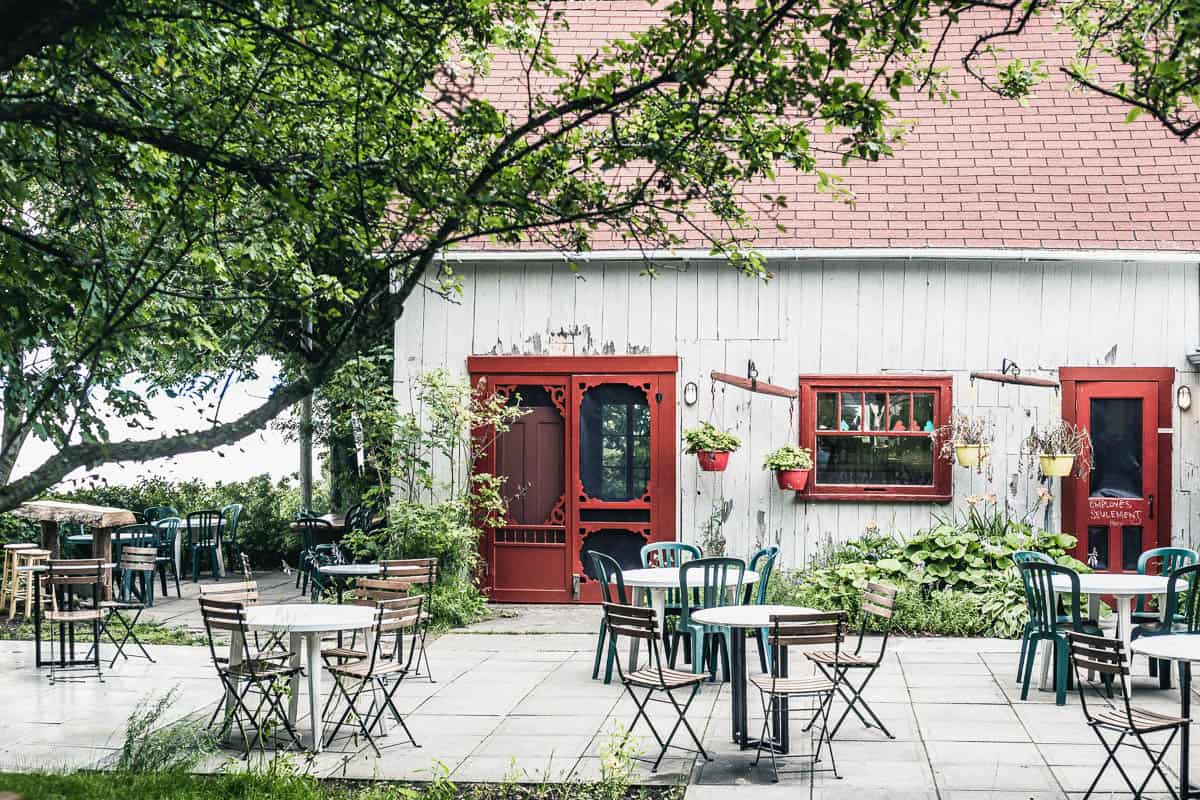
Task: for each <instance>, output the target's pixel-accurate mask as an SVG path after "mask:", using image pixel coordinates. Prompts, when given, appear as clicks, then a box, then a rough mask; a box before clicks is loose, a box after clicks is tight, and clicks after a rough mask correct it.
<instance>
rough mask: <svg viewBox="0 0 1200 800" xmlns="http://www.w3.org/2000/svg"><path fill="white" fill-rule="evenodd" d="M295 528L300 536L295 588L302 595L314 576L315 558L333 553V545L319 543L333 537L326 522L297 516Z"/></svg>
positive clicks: (331, 527)
mask: <svg viewBox="0 0 1200 800" xmlns="http://www.w3.org/2000/svg"><path fill="white" fill-rule="evenodd" d="M295 526H296V531H297V532H298V533H299V534H300V563H299V565H298V568H297V570H296V588H297V589H299V590H300V593H301V594H304V593H306V592H308V584H309V582H310V580H311V578H312V577H313V575H314V574H315V572H314V570H315V560H316V558H317V557H318V556H319V555H328V554H331V553H332V552H333V545H331V544H324V543H321V542H320V540H321V539H329V538H332V537H333V526H332V525H330V524H329V521H328V520H323V519H317V518H316V517H302V516H299V515H297V518H296V522H295Z"/></svg>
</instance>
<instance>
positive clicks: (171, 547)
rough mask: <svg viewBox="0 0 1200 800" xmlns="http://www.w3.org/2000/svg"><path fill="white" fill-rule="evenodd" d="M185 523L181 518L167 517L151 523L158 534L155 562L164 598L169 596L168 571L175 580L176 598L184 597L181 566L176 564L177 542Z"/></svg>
mask: <svg viewBox="0 0 1200 800" xmlns="http://www.w3.org/2000/svg"><path fill="white" fill-rule="evenodd" d="M181 522H183V520H181V519H180V518H179V517H165V518H163V519H160V520H157V521H155V522H152V523H150V526H151V527H152V528H154V530H155V531H157V532H158V558H156V559H155V560H154V566H155V569H157V570H158V577H159V580H160V581H162V593H163V597H166V596H167V569H168V568H169V569H170V570H171V576H172V577H173V578H174V579H175V596H176V597H183V593H182V592H180V590H179V565H178V564H176V563H175V540H176V539H178V538H179V525H180V523H181Z"/></svg>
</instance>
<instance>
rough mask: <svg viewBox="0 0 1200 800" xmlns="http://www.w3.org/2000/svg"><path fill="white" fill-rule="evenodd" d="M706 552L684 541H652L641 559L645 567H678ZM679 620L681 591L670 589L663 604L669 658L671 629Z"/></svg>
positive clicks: (663, 625)
mask: <svg viewBox="0 0 1200 800" xmlns="http://www.w3.org/2000/svg"><path fill="white" fill-rule="evenodd" d="M703 555H704V553H702V552H701V550H700V548H699V547H696V545H694V544H684V543H683V542H651V543H650V544H648V545H645V546H644V547H642V551H641V560H642V566H643V567H678V566H681V565H682V564H684V563H686V562H688V561H695V560H696V559H698V558H700V557H702V556H703ZM678 622H679V591H678V590H677V589H669V590H668V591H667V596H666V602H665V604H664V606H663V620H662V635H663V645H664V646H665V647H666V648H667V658H668V659H669V658H671V631H672V630H674V628H675V626H676V625H677V624H678Z"/></svg>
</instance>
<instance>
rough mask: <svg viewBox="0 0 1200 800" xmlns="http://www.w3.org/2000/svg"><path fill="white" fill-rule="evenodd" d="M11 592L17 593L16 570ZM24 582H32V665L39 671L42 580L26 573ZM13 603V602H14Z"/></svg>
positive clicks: (40, 666)
mask: <svg viewBox="0 0 1200 800" xmlns="http://www.w3.org/2000/svg"><path fill="white" fill-rule="evenodd" d="M13 569H14V571H13V587H12V588H13V592H14V593H15V592H16V591H17V586H16V575H17V573H16V568H15V567H14V568H13ZM26 575H27V576H28V577H27V578H26V580H31V581H33V663H34V666H35V667H37V668H38V669H41V668H42V667H43V666H44V664H45V662H43V661H42V579H41V575H40V573H37V572H27V573H26ZM14 602H15V601H14ZM25 613H26V614H28V613H29V609H25ZM96 646H97V647H99V646H100V642H99V641H97V642H96Z"/></svg>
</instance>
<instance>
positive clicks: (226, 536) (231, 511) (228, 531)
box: [221, 503, 242, 556]
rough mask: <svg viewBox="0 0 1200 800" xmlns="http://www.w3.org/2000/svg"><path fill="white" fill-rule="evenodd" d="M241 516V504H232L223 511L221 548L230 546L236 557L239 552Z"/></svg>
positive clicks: (230, 550) (231, 553)
mask: <svg viewBox="0 0 1200 800" xmlns="http://www.w3.org/2000/svg"><path fill="white" fill-rule="evenodd" d="M241 516H242V504H241V503H230V504H229V505H227V506H225V507H224V508H222V509H221V546H222V547H225V546H228V547H229V553H230V555H231V556H236V555H237V554H238V552H239V550H238V518H239V517H241Z"/></svg>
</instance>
